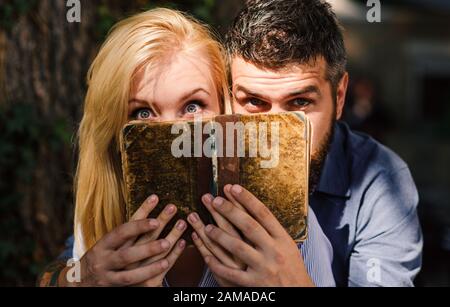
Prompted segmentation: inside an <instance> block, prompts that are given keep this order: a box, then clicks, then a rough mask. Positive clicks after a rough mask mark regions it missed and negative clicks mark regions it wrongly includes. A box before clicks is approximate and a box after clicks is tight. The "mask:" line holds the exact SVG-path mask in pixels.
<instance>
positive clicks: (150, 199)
mask: <svg viewBox="0 0 450 307" xmlns="http://www.w3.org/2000/svg"><path fill="white" fill-rule="evenodd" d="M157 199H158V197H157V196H156V195H154V194H153V195H152V196H150V197H149V198H148V199H147V201H148V202H151V203H154V202H155V201H156V200H157Z"/></svg>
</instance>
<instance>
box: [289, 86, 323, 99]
mask: <svg viewBox="0 0 450 307" xmlns="http://www.w3.org/2000/svg"><path fill="white" fill-rule="evenodd" d="M312 93H315V94H317V95H319V96H321V94H322V93H321V92H320V89H319V88H318V87H317V86H315V85H310V86H307V87H305V88H302V89H301V90H298V91H294V92H291V93H289V95H288V96H287V97H294V96H300V95H304V94H312Z"/></svg>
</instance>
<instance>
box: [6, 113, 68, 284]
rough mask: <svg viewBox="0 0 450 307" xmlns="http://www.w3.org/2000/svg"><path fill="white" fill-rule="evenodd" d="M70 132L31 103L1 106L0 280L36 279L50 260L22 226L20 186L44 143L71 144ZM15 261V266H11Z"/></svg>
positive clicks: (29, 177)
mask: <svg viewBox="0 0 450 307" xmlns="http://www.w3.org/2000/svg"><path fill="white" fill-rule="evenodd" d="M70 139H71V133H70V130H69V129H68V125H67V123H66V121H64V120H63V119H53V120H47V119H45V118H42V116H41V115H40V114H38V113H37V112H36V111H35V110H34V109H33V107H32V105H30V104H14V105H8V107H4V106H3V107H1V108H0V178H1V179H0V195H2V196H1V198H0V282H1V283H4V282H8V284H21V283H22V282H23V280H35V276H36V275H37V273H38V272H39V270H40V269H42V266H43V265H44V264H45V263H46V262H48V261H49V260H50V259H39V257H37V255H36V250H37V242H35V241H34V240H33V238H32V234H30V233H29V230H27V229H26V228H25V225H24V222H23V218H22V217H21V207H20V204H21V203H22V200H23V196H24V195H23V194H22V193H21V190H22V187H27V186H30V185H32V184H33V174H34V171H35V169H36V166H37V160H36V157H37V154H38V150H39V148H40V146H42V144H43V143H45V144H46V146H48V150H50V151H59V150H61V149H63V148H64V147H66V148H69V147H70ZM11 264H14V265H11Z"/></svg>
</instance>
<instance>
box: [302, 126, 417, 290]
mask: <svg viewBox="0 0 450 307" xmlns="http://www.w3.org/2000/svg"><path fill="white" fill-rule="evenodd" d="M417 204H418V193H417V189H416V187H415V184H414V181H413V179H412V177H411V174H410V172H409V169H408V166H407V165H406V164H405V162H403V161H402V160H401V159H400V158H399V157H398V156H397V155H396V154H395V153H394V152H392V151H391V150H389V149H388V148H386V147H384V146H383V145H381V144H380V143H378V142H376V141H375V140H374V139H372V138H371V137H369V136H367V135H364V134H359V133H355V132H352V131H351V130H350V129H349V128H348V126H347V125H346V124H344V123H337V124H336V125H335V133H334V136H333V141H332V144H331V146H330V151H329V153H328V155H327V158H326V160H325V164H324V168H323V172H322V175H321V178H320V182H319V184H318V186H317V189H316V190H315V192H314V193H313V195H312V197H311V198H310V206H311V207H312V209H313V210H314V212H315V213H316V216H317V219H318V220H319V224H320V225H321V227H322V229H323V231H324V232H325V234H326V235H327V237H328V238H329V240H330V241H331V244H332V246H333V253H334V255H333V274H334V278H335V281H336V284H337V285H338V286H412V285H413V280H414V277H415V276H416V275H417V273H418V272H419V270H420V267H421V255H422V232H421V228H420V224H419V220H418V216H417Z"/></svg>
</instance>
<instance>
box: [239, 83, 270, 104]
mask: <svg viewBox="0 0 450 307" xmlns="http://www.w3.org/2000/svg"><path fill="white" fill-rule="evenodd" d="M236 92H244V93H245V94H246V95H247V96H252V97H255V98H262V99H264V100H267V99H268V97H266V96H264V95H261V94H258V93H255V92H252V91H251V90H249V89H247V88H245V87H244V86H242V85H236Z"/></svg>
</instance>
